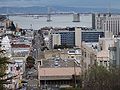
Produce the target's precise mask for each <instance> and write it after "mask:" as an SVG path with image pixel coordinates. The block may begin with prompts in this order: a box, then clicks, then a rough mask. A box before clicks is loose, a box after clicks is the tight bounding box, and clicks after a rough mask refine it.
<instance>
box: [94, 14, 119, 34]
mask: <svg viewBox="0 0 120 90" xmlns="http://www.w3.org/2000/svg"><path fill="white" fill-rule="evenodd" d="M95 28H96V29H102V30H104V31H109V32H112V33H113V35H118V34H119V32H120V15H110V14H97V15H96V16H95Z"/></svg>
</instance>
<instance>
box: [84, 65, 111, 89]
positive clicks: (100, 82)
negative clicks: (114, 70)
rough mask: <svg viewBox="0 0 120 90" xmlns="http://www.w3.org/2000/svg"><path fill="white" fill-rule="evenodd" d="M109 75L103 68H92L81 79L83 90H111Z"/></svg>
mask: <svg viewBox="0 0 120 90" xmlns="http://www.w3.org/2000/svg"><path fill="white" fill-rule="evenodd" d="M110 78H111V73H110V71H108V70H107V69H106V68H105V67H103V66H97V65H95V66H92V67H91V68H90V69H89V70H88V71H87V72H86V75H85V77H84V79H83V82H84V87H83V88H84V90H111V87H110Z"/></svg>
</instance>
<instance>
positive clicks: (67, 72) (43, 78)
mask: <svg viewBox="0 0 120 90" xmlns="http://www.w3.org/2000/svg"><path fill="white" fill-rule="evenodd" d="M73 75H75V80H74V79H73ZM80 75H81V67H80V65H79V64H78V63H77V62H76V61H75V60H74V59H72V60H71V59H69V60H66V59H65V60H63V59H60V58H54V59H49V60H40V61H39V63H38V79H39V80H40V85H41V87H44V86H47V87H55V86H57V87H61V86H65V87H67V86H69V87H71V86H73V85H74V84H76V85H78V84H79V80H77V79H76V76H78V77H79V76H80Z"/></svg>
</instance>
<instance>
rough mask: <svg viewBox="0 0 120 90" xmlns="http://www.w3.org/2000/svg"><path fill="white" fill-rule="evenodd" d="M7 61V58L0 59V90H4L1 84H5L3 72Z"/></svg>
mask: <svg viewBox="0 0 120 90" xmlns="http://www.w3.org/2000/svg"><path fill="white" fill-rule="evenodd" d="M8 59H9V58H6V57H0V90H4V86H3V84H5V83H6V81H7V79H3V77H5V76H6V73H5V70H6V65H7V64H8V63H9V62H8Z"/></svg>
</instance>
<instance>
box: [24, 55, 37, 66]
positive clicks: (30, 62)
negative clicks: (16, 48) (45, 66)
mask: <svg viewBox="0 0 120 90" xmlns="http://www.w3.org/2000/svg"><path fill="white" fill-rule="evenodd" d="M34 64H35V59H34V58H33V57H32V56H28V57H27V58H26V67H27V68H32V67H34Z"/></svg>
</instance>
